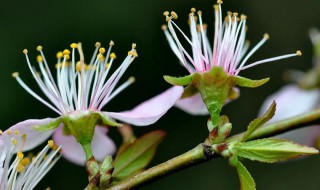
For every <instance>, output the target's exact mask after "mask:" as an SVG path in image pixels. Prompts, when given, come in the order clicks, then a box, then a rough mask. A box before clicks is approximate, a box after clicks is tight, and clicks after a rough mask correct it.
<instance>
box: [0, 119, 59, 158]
mask: <svg viewBox="0 0 320 190" xmlns="http://www.w3.org/2000/svg"><path fill="white" fill-rule="evenodd" d="M54 120H55V119H53V118H46V119H40V120H37V119H29V120H25V121H22V122H20V123H17V124H15V125H13V126H12V127H10V128H9V129H7V130H6V131H5V132H3V135H1V136H0V140H3V141H5V142H6V143H12V139H16V140H17V142H18V144H17V145H16V146H15V149H14V150H13V151H14V152H17V151H27V150H30V149H32V148H34V147H36V146H38V145H39V144H41V143H43V142H44V141H45V140H47V139H48V138H49V137H50V136H51V135H52V133H53V130H49V131H44V132H42V131H41V132H39V131H36V130H34V129H33V128H32V127H33V126H37V125H45V124H47V123H50V122H51V121H54ZM8 131H11V133H9V134H8ZM15 131H19V134H15ZM22 136H26V138H25V139H26V140H25V141H24V140H23V139H24V138H23V137H22Z"/></svg>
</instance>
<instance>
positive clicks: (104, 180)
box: [100, 156, 113, 188]
mask: <svg viewBox="0 0 320 190" xmlns="http://www.w3.org/2000/svg"><path fill="white" fill-rule="evenodd" d="M112 172H113V165H112V157H111V156H107V157H105V159H104V160H103V162H102V164H101V166H100V188H107V187H108V185H109V184H110V182H111V175H112Z"/></svg>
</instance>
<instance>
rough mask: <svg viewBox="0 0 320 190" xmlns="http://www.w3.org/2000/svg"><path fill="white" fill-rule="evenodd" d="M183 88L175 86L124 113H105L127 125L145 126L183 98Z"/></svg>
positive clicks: (153, 121)
mask: <svg viewBox="0 0 320 190" xmlns="http://www.w3.org/2000/svg"><path fill="white" fill-rule="evenodd" d="M182 93H183V87H181V86H174V87H171V88H169V89H168V90H166V91H165V92H163V93H161V94H159V95H157V96H155V97H153V98H151V99H149V100H147V101H145V102H143V103H141V104H139V105H138V106H136V107H135V108H133V109H132V110H130V111H124V112H119V113H115V112H103V113H104V114H107V115H108V116H110V117H112V118H115V119H118V120H121V121H123V122H125V123H129V124H133V125H137V126H145V125H150V124H153V123H155V122H156V121H157V120H159V119H160V118H161V117H162V116H163V115H164V114H165V113H166V112H167V111H168V110H169V109H170V108H171V107H172V106H173V105H174V103H175V102H176V101H177V100H178V99H179V98H180V97H181V95H182Z"/></svg>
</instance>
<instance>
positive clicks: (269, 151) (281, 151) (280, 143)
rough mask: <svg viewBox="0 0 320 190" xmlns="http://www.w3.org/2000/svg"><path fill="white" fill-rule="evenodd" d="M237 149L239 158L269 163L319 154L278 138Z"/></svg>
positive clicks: (244, 145) (247, 144)
mask: <svg viewBox="0 0 320 190" xmlns="http://www.w3.org/2000/svg"><path fill="white" fill-rule="evenodd" d="M237 148H238V153H237V155H238V156H239V157H243V158H247V159H250V160H256V161H260V162H267V163H274V162H279V161H285V160H288V159H292V158H296V157H298V156H302V155H311V154H318V153H319V151H318V150H317V149H315V148H311V147H307V146H304V145H300V144H297V143H294V142H291V141H287V140H284V139H276V138H266V139H259V140H254V141H249V142H244V143H240V144H239V145H238V146H237Z"/></svg>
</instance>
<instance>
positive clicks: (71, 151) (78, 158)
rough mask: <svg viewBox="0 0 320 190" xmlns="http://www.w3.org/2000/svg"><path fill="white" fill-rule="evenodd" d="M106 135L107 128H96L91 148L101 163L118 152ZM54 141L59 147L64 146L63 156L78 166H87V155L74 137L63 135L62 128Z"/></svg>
mask: <svg viewBox="0 0 320 190" xmlns="http://www.w3.org/2000/svg"><path fill="white" fill-rule="evenodd" d="M106 133H107V129H106V128H103V127H96V128H95V132H94V136H93V140H92V144H91V147H92V152H93V155H94V157H95V158H96V159H97V160H99V161H103V159H104V158H105V157H106V156H107V155H111V154H114V152H115V151H116V146H115V144H114V142H113V141H112V140H111V139H110V138H109V137H108V136H107V135H106ZM53 139H54V141H55V143H56V144H57V145H62V155H63V156H64V157H65V158H66V159H67V160H69V161H71V162H73V163H75V164H78V165H83V166H84V165H85V162H86V155H85V153H84V151H83V149H82V147H81V145H80V144H79V143H78V142H77V140H76V139H75V138H74V137H73V136H72V135H69V136H68V135H64V134H63V133H62V127H59V128H58V129H57V130H56V131H55V132H54V135H53Z"/></svg>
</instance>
